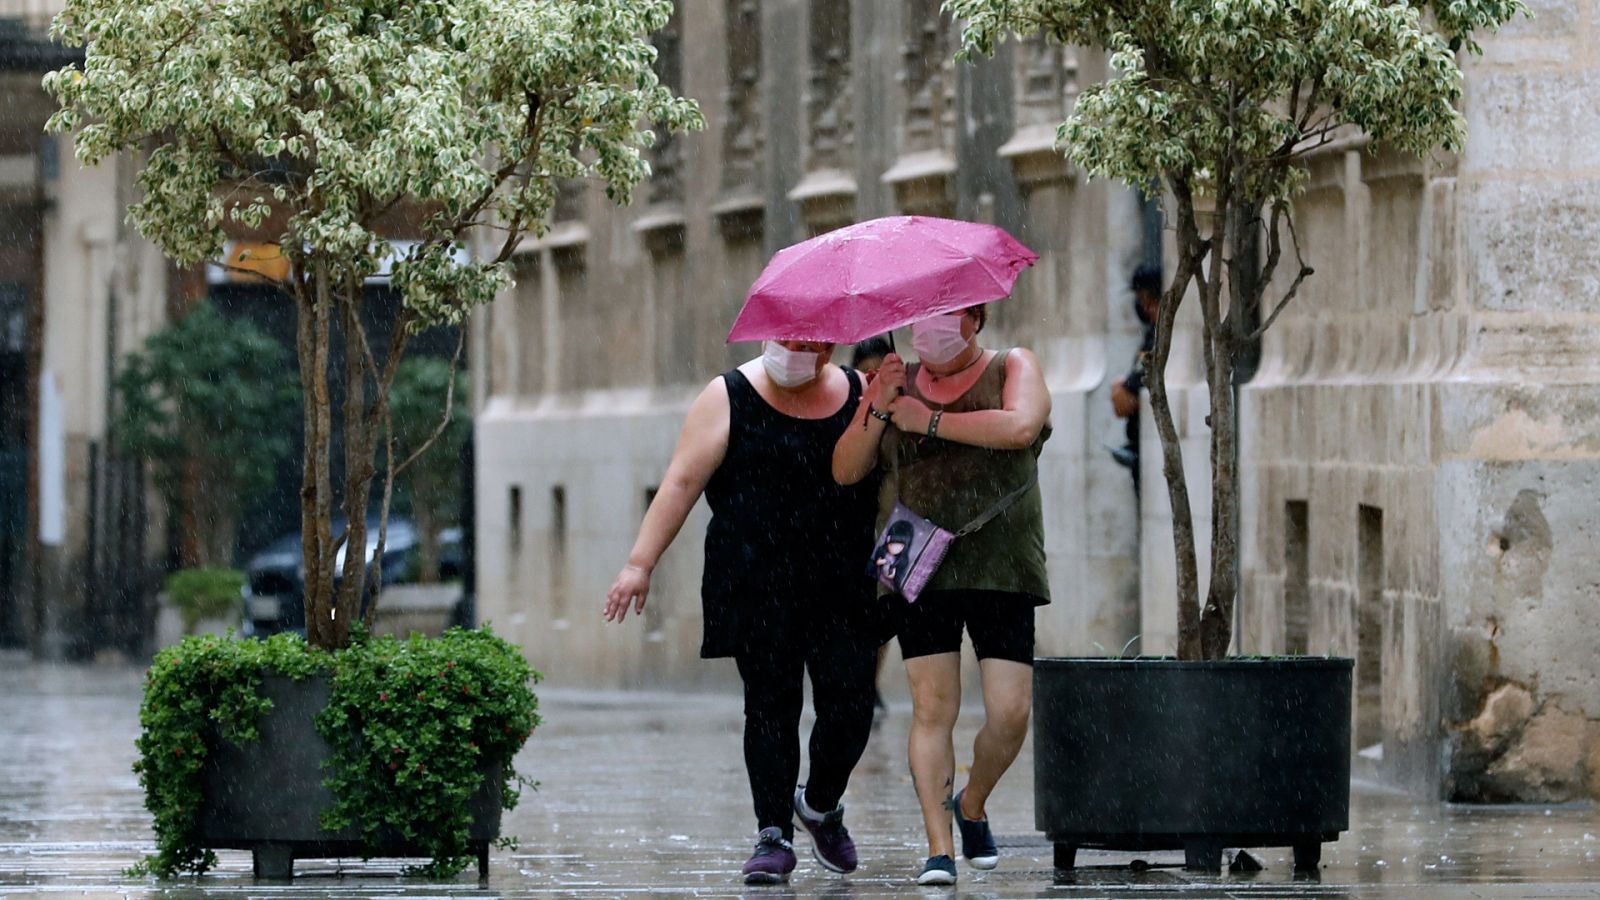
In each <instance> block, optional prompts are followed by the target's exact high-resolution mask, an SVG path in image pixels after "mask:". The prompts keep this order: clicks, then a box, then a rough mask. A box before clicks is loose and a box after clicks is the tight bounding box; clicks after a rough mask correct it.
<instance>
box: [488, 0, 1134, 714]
mask: <svg viewBox="0 0 1600 900" xmlns="http://www.w3.org/2000/svg"><path fill="white" fill-rule="evenodd" d="M939 6H940V4H939V2H938V0H916V2H905V3H879V2H862V0H858V2H849V0H810V2H807V0H760V2H758V0H716V2H704V3H701V2H694V3H679V4H678V12H677V17H676V18H675V19H674V20H673V22H672V24H671V25H669V26H668V28H667V29H666V30H665V31H663V32H662V33H660V34H658V35H657V36H656V45H657V47H658V49H659V50H660V53H661V57H660V62H659V63H658V65H659V66H660V71H661V73H662V75H663V77H664V79H665V80H666V81H667V83H669V84H671V85H672V86H673V87H674V88H676V89H677V90H679V91H680V92H682V93H685V94H687V95H688V96H691V97H695V98H698V99H699V100H700V102H701V103H702V106H703V108H704V110H705V112H706V118H707V119H708V121H709V124H710V127H709V128H708V129H707V130H706V131H705V132H702V133H699V134H694V135H687V136H678V137H673V138H670V139H668V140H666V141H664V142H663V143H661V144H660V145H658V146H657V147H655V148H654V149H653V150H652V151H651V154H652V162H653V164H654V166H655V175H654V178H653V180H652V181H651V182H650V184H649V185H647V186H646V187H645V188H644V189H643V190H642V191H641V196H639V197H637V198H636V201H635V203H634V205H633V206H632V207H630V208H626V209H617V208H615V207H612V206H611V205H610V204H608V203H607V201H606V200H605V198H604V197H603V196H601V195H600V194H599V192H598V191H595V190H586V189H583V188H581V187H579V188H573V189H571V190H569V191H567V192H564V194H563V199H562V203H561V204H560V205H559V207H558V209H557V212H556V215H555V221H554V224H553V227H552V228H551V229H550V231H549V233H548V234H547V235H546V236H545V237H544V238H543V239H542V240H540V241H538V242H535V243H532V244H530V245H529V246H528V247H527V248H526V251H525V252H524V253H523V255H522V256H521V257H520V258H519V261H518V279H517V287H516V288H515V291H514V294H513V295H512V296H507V297H504V298H502V299H501V300H500V301H498V302H497V303H496V304H494V305H493V307H491V308H490V309H488V310H486V311H485V312H484V313H483V314H482V315H479V316H478V317H477V319H476V322H475V331H474V345H473V348H472V357H473V359H474V361H475V364H474V390H475V392H476V397H475V401H476V403H477V410H478V413H477V426H476V427H477V431H476V440H477V445H476V446H477V450H476V453H477V460H478V470H477V486H478V492H477V499H476V502H477V516H478V520H477V521H478V526H477V545H476V547H477V573H478V576H477V577H478V594H479V615H480V618H483V619H488V620H492V621H493V622H494V624H495V627H496V629H497V630H498V631H499V632H500V633H502V634H504V635H506V636H507V637H509V638H511V639H512V640H515V641H518V642H520V643H521V644H522V645H523V646H524V647H525V648H526V649H527V652H528V655H529V657H530V658H531V659H532V660H534V661H535V662H536V664H537V665H538V666H540V667H541V668H543V669H544V670H546V672H547V674H548V675H549V676H550V677H551V678H552V679H553V680H555V681H557V682H559V683H565V684H584V685H604V686H619V685H621V686H644V685H672V686H691V685H699V684H705V683H723V684H725V683H728V682H730V681H731V680H732V679H733V671H732V667H731V665H729V666H723V665H715V664H703V663H701V662H700V661H699V660H698V659H697V655H698V649H699V641H700V600H699V582H700V573H701V565H702V563H701V543H700V541H701V535H702V534H703V532H704V525H705V516H706V512H705V509H704V506H703V504H702V505H701V507H700V508H699V509H697V510H696V512H695V513H694V515H693V516H692V517H691V519H690V521H689V522H688V524H687V525H686V526H685V528H684V531H683V533H682V534H681V535H680V536H679V538H678V540H677V541H676V543H675V544H674V545H673V547H672V549H671V550H670V551H669V552H668V554H667V555H666V557H665V558H664V559H663V560H662V562H661V565H660V568H659V569H658V571H657V573H656V576H655V579H654V586H653V593H652V601H651V603H650V604H649V605H648V606H647V608H646V612H645V616H644V621H642V622H635V621H632V620H630V621H629V623H628V624H626V625H624V626H611V627H610V628H609V629H608V628H605V627H603V623H602V621H601V619H600V602H601V599H602V598H603V596H604V594H605V591H606V588H607V587H608V586H609V584H610V581H611V578H612V577H613V576H614V575H615V574H616V572H617V570H618V569H619V568H620V567H621V565H622V563H623V562H624V560H625V558H626V555H627V552H628V549H629V547H630V546H631V544H632V541H633V539H634V535H635V533H636V531H637V529H638V526H639V522H640V520H641V518H642V516H643V513H644V509H645V506H646V504H647V503H648V500H649V498H650V496H651V494H652V491H653V487H654V485H656V484H658V483H659V481H660V479H661V477H662V475H663V473H664V472H665V469H666V465H667V462H668V459H669V458H670V456H671V453H672V450H673V447H674V445H675V443H676V439H677V433H678V429H679V426H680V425H681V423H682V418H683V413H684V411H685V410H686V409H687V406H688V403H689V401H690V400H691V399H692V398H693V397H694V396H695V394H696V393H697V392H698V391H699V390H700V389H701V388H703V387H704V385H705V384H706V383H707V382H708V381H709V380H710V379H711V378H713V377H714V376H716V375H717V374H718V373H720V372H723V371H726V370H727V369H729V368H731V367H732V366H733V365H735V364H737V363H739V362H742V361H744V360H746V359H749V358H751V357H753V356H755V355H757V354H759V352H760V347H759V346H758V345H755V344H747V345H738V346H732V347H729V346H727V345H726V344H725V340H724V339H725V337H726V335H727V332H728V328H729V327H730V326H731V325H732V322H733V318H734V314H735V313H736V312H737V311H738V309H739V306H740V304H741V303H742V301H743V298H744V294H745V291H746V290H747V289H748V287H749V285H750V283H751V282H752V281H753V280H754V279H755V277H756V276H757V275H758V274H759V273H760V271H761V269H762V266H763V265H764V264H765V262H766V260H767V258H768V257H769V256H770V255H771V254H772V253H773V252H775V251H776V250H777V249H779V248H781V247H784V246H786V245H788V244H791V243H793V242H795V241H798V240H802V239H804V238H806V237H809V236H811V235H814V234H817V233H820V232H823V231H826V230H829V229H832V228H835V227H838V226H840V225H844V224H848V223H850V222H853V221H856V220H859V219H867V218H872V217H875V216H882V215H892V214H898V213H923V214H930V215H940V216H956V217H961V218H967V219H977V220H984V221H991V222H995V223H997V224H1000V225H1002V226H1004V227H1006V228H1008V229H1009V230H1011V231H1012V232H1013V233H1014V234H1016V235H1017V236H1018V237H1019V238H1020V239H1022V240H1023V242H1024V243H1026V244H1028V245H1029V246H1030V247H1032V248H1033V249H1034V250H1036V251H1038V252H1039V254H1040V257H1041V258H1040V261H1039V264H1038V265H1037V266H1036V267H1035V268H1034V269H1032V270H1030V271H1029V272H1028V273H1026V274H1025V275H1024V276H1023V278H1022V280H1021V282H1019V285H1020V286H1019V289H1018V291H1017V294H1016V295H1015V296H1014V297H1012V298H1010V299H1007V300H1005V301H1003V302H1000V303H997V304H995V305H994V306H993V307H992V313H993V315H992V316H991V319H990V328H989V331H988V332H987V333H986V335H985V340H986V342H987V343H988V344H989V345H991V346H1007V345H1010V344H1013V343H1020V344H1023V345H1026V346H1028V347H1030V348H1032V349H1033V350H1034V351H1036V352H1037V353H1038V354H1039V356H1040V358H1041V360H1042V361H1043V362H1044V364H1045V366H1046V371H1047V376H1048V381H1049V385H1050V388H1051V391H1052V394H1053V397H1054V404H1055V406H1054V416H1053V419H1054V427H1055V434H1054V437H1052V439H1051V440H1050V441H1049V443H1048V444H1046V446H1045V451H1044V463H1043V466H1042V475H1041V479H1042V483H1043V486H1044V490H1045V492H1046V496H1049V497H1051V498H1052V502H1051V503H1049V504H1048V511H1047V517H1048V521H1047V523H1046V526H1047V527H1046V530H1047V540H1048V542H1049V551H1050V555H1051V560H1052V576H1051V578H1052V590H1053V592H1054V595H1055V598H1056V602H1055V603H1054V604H1052V605H1051V606H1049V607H1047V608H1045V609H1044V610H1042V611H1041V613H1040V619H1039V634H1040V648H1041V650H1043V651H1045V652H1052V653H1094V652H1097V651H1096V647H1097V646H1101V647H1108V648H1111V649H1112V650H1115V649H1119V648H1120V647H1122V645H1123V644H1124V643H1125V642H1126V641H1127V640H1128V638H1129V637H1131V636H1132V635H1134V634H1135V633H1137V631H1138V617H1139V611H1138V579H1139V576H1138V572H1139V566H1138V554H1139V549H1138V542H1137V537H1138V512H1137V506H1136V504H1135V500H1134V493H1133V489H1132V483H1131V480H1130V478H1129V477H1128V473H1127V472H1126V471H1125V470H1123V469H1121V468H1119V467H1118V466H1117V465H1116V463H1115V462H1114V461H1113V460H1112V459H1111V458H1110V456H1109V454H1108V453H1107V451H1106V445H1115V444H1120V443H1121V441H1122V429H1121V423H1120V422H1118V421H1117V420H1116V419H1114V418H1113V416H1112V414H1111V411H1110V403H1109V401H1108V392H1109V385H1110V382H1111V380H1112V379H1114V378H1115V377H1116V376H1118V375H1120V374H1121V373H1122V372H1123V371H1124V370H1125V369H1126V368H1127V366H1128V364H1129V362H1130V360H1131V358H1132V356H1133V353H1134V351H1135V349H1136V347H1137V345H1138V340H1139V331H1138V326H1137V322H1136V320H1135V318H1134V316H1133V313H1132V307H1131V298H1130V296H1129V293H1128V291H1127V287H1126V285H1127V281H1128V276H1129V274H1130V273H1131V271H1132V270H1133V268H1134V267H1135V266H1136V265H1137V264H1138V263H1139V262H1140V260H1141V259H1142V258H1143V255H1144V254H1145V253H1147V252H1148V248H1147V245H1150V244H1152V242H1151V241H1149V240H1148V239H1147V238H1146V232H1145V229H1144V220H1143V218H1142V215H1143V210H1144V207H1143V205H1142V204H1141V202H1140V201H1139V200H1138V198H1137V197H1136V196H1135V195H1134V194H1133V193H1131V192H1129V191H1127V190H1125V189H1123V188H1121V187H1119V186H1116V185H1112V184H1107V183H1094V184H1089V183H1087V182H1086V181H1085V179H1084V178H1083V177H1082V176H1081V174H1080V173H1077V172H1074V171H1072V170H1071V169H1070V168H1069V167H1068V166H1067V165H1066V163H1065V162H1064V161H1063V160H1062V158H1061V157H1060V155H1059V154H1057V153H1056V152H1055V151H1054V150H1053V149H1052V143H1053V141H1054V136H1055V126H1056V124H1057V123H1059V122H1060V120H1061V119H1062V118H1063V117H1064V116H1065V114H1066V111H1067V110H1068V109H1069V108H1070V107H1071V104H1072V102H1073V97H1074V94H1075V92H1076V91H1077V90H1078V86H1079V85H1080V84H1082V83H1085V82H1086V81H1090V80H1094V79H1099V78H1101V77H1103V75H1104V68H1105V66H1104V62H1103V61H1102V60H1101V59H1099V58H1098V57H1095V56H1092V55H1087V54H1081V53H1073V52H1068V51H1065V50H1063V49H1061V48H1059V47H1053V46H1048V45H1046V44H1044V43H1042V42H1030V43H1027V44H1024V45H1021V46H1018V47H1007V48H1006V49H1005V50H1004V51H1003V52H1002V53H1001V54H1000V55H999V56H998V57H997V58H996V59H994V60H992V61H985V62H983V63H980V64H977V65H967V64H957V63H955V62H954V61H953V55H954V51H955V49H956V45H957V41H958V37H959V33H958V31H957V30H956V27H955V26H954V25H953V23H952V22H951V21H950V20H949V19H948V18H945V17H942V16H941V15H940V14H939ZM900 340H901V343H902V345H905V343H906V342H907V336H906V335H901V337H900ZM847 351H848V348H842V349H841V353H840V356H841V359H843V358H844V357H845V355H846V352H847ZM885 681H886V683H891V684H889V686H891V687H892V683H893V682H895V681H897V680H896V679H885ZM902 690H903V689H902Z"/></svg>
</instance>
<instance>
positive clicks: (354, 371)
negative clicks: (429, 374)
mask: <svg viewBox="0 0 1600 900" xmlns="http://www.w3.org/2000/svg"><path fill="white" fill-rule="evenodd" d="M341 293H342V294H343V296H341V297H340V298H339V313H340V327H341V329H342V330H343V332H344V353H345V360H344V515H345V520H346V522H347V523H348V525H347V526H346V527H347V528H348V529H349V530H348V532H347V534H348V538H347V539H346V542H345V552H344V571H343V573H342V574H341V578H340V583H339V591H338V611H339V613H338V620H339V622H340V625H339V629H340V630H339V639H340V641H341V643H340V646H344V644H345V643H348V640H349V632H350V625H351V623H353V622H355V621H356V619H357V617H358V616H360V615H361V614H362V609H361V605H362V604H361V600H362V597H364V596H365V593H366V585H367V501H368V499H370V496H371V493H370V488H371V485H372V434H371V428H370V426H369V425H368V422H369V417H368V411H367V373H366V355H365V353H364V352H363V340H362V338H363V335H362V333H361V328H362V324H361V284H360V282H359V281H354V283H352V279H346V280H345V283H344V284H343V290H342V292H341ZM377 564H379V565H381V564H382V561H381V560H379V561H377Z"/></svg>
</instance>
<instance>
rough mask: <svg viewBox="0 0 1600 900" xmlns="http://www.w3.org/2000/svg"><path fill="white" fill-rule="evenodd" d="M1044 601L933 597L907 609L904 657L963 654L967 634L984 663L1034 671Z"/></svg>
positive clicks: (958, 594)
mask: <svg viewBox="0 0 1600 900" xmlns="http://www.w3.org/2000/svg"><path fill="white" fill-rule="evenodd" d="M1038 604H1039V599H1038V598H1036V597H1034V596H1032V595H1031V594H1015V593H1010V592H1008V591H962V590H956V591H929V592H927V593H925V594H923V595H922V596H920V597H918V598H917V602H915V603H907V604H906V605H905V609H904V614H903V618H902V619H901V622H900V655H901V656H902V657H903V658H905V659H915V658H916V657H918V656H933V655H934V654H936V653H959V652H961V629H962V627H963V626H964V627H965V628H966V630H967V634H969V635H971V636H972V649H973V651H974V652H975V653H976V654H977V656H978V658H979V659H1005V660H1010V661H1012V662H1019V663H1022V664H1024V665H1028V666H1031V665H1033V609H1034V607H1035V606H1037V605H1038Z"/></svg>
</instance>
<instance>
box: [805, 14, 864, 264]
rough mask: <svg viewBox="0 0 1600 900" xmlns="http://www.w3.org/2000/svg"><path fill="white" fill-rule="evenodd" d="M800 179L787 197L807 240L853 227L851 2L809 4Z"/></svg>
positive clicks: (853, 119) (853, 118)
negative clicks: (795, 207) (809, 235)
mask: <svg viewBox="0 0 1600 900" xmlns="http://www.w3.org/2000/svg"><path fill="white" fill-rule="evenodd" d="M808 24H809V28H810V42H809V44H810V46H809V51H810V63H809V71H808V72H807V76H806V91H805V107H806V154H805V172H806V174H805V176H804V177H803V178H801V179H800V183H799V184H797V185H795V186H794V189H793V190H791V191H790V192H789V199H790V200H793V201H795V202H796V203H798V204H799V205H800V217H801V219H802V220H803V221H804V222H805V224H806V228H807V229H808V230H809V231H810V232H811V233H812V234H819V233H821V232H823V231H828V230H830V229H833V228H837V227H840V226H842V225H848V224H850V223H851V222H853V221H855V217H856V193H857V185H856V180H855V176H853V175H852V174H851V171H852V167H853V160H852V155H853V151H854V149H855V146H854V145H855V139H854V132H855V115H854V107H853V104H852V103H851V65H850V0H811V6H810V16H809V22H808Z"/></svg>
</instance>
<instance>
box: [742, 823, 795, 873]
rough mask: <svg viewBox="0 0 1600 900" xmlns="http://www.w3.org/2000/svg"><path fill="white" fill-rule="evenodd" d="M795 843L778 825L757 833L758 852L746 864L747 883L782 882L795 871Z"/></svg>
mask: <svg viewBox="0 0 1600 900" xmlns="http://www.w3.org/2000/svg"><path fill="white" fill-rule="evenodd" d="M794 866H795V858H794V845H793V844H791V843H789V842H788V841H786V840H784V838H783V831H782V830H781V829H779V828H778V827H777V826H776V825H774V826H771V827H768V828H763V829H761V833H760V834H759V835H757V839H756V852H754V853H752V854H750V860H749V861H748V862H746V863H745V864H744V869H743V873H744V883H745V884H782V883H783V882H785V881H788V880H789V873H790V872H793V871H794Z"/></svg>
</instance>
